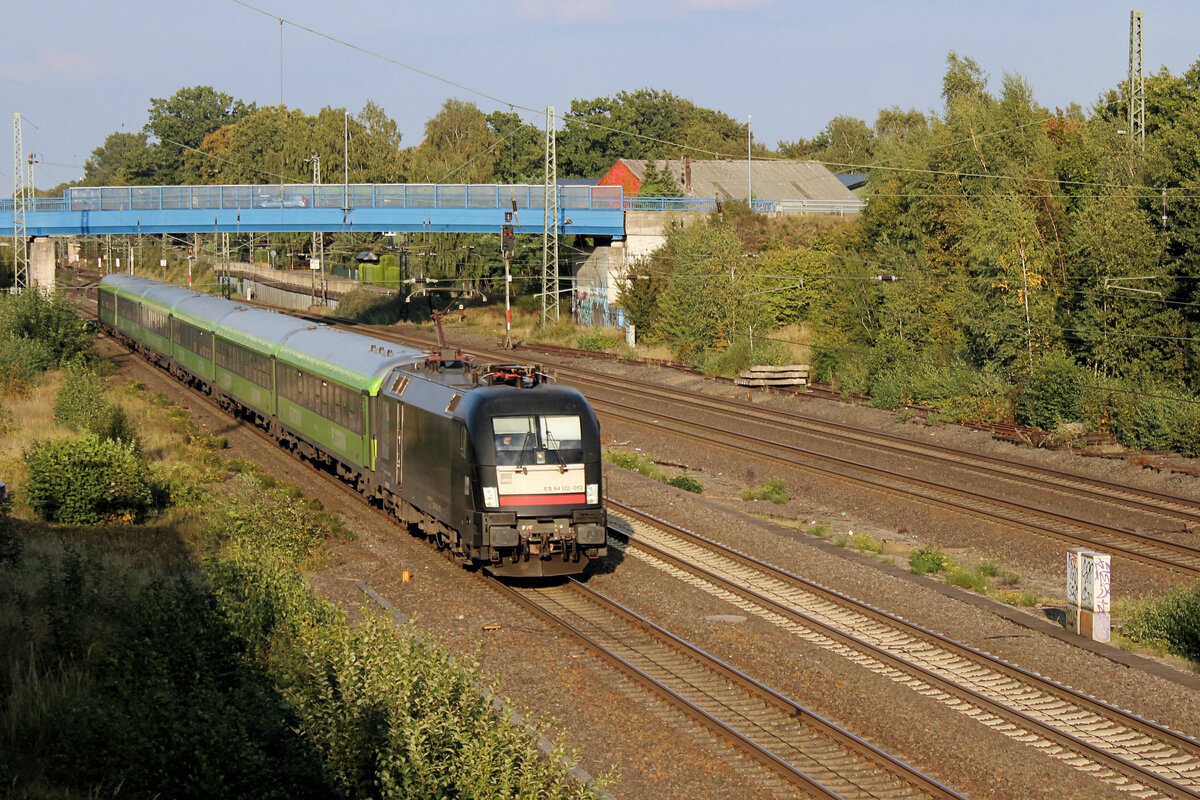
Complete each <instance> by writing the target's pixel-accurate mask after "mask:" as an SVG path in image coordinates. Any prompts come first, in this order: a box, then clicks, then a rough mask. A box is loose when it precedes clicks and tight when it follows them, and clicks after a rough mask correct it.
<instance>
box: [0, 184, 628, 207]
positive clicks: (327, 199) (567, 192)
mask: <svg viewBox="0 0 1200 800" xmlns="http://www.w3.org/2000/svg"><path fill="white" fill-rule="evenodd" d="M623 200H624V190H623V189H622V188H621V187H620V186H559V187H558V207H559V208H560V209H567V208H570V209H598V210H614V211H615V210H620V209H621V208H622V202H623ZM514 203H515V204H516V208H517V210H518V211H519V210H520V209H522V208H529V209H541V208H543V207H544V206H545V187H544V186H543V185H542V184H515V185H508V184H441V183H438V184H432V183H431V184H417V183H383V184H380V183H376V184H358V183H355V184H350V185H349V186H346V185H344V184H261V185H240V186H75V187H71V188H70V189H67V190H66V191H65V192H64V193H63V196H62V197H39V198H36V199H35V200H34V202H33V205H32V207H29V206H27V207H26V210H27V211H35V212H36V211H137V210H162V209H167V210H175V209H222V208H224V209H251V208H340V209H347V210H349V209H354V208H481V209H505V210H509V209H512V208H513V204H514ZM12 208H13V201H12V200H0V210H7V211H11V210H12Z"/></svg>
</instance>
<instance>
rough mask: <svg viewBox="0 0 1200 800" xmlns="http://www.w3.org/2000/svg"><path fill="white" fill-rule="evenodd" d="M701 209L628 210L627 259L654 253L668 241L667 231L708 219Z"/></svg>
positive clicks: (631, 259) (626, 217) (626, 215)
mask: <svg viewBox="0 0 1200 800" xmlns="http://www.w3.org/2000/svg"><path fill="white" fill-rule="evenodd" d="M707 218H708V214H707V213H706V212H701V211H674V212H669V213H663V212H662V211H626V212H625V259H626V260H627V261H636V260H637V259H639V258H645V257H646V256H648V255H650V254H651V253H653V252H654V251H655V250H657V249H658V248H659V247H662V245H663V244H664V243H665V242H666V241H667V231H668V230H670V229H671V228H683V227H686V226H688V225H694V224H696V223H697V222H699V221H701V220H704V219H707Z"/></svg>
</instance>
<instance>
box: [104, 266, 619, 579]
mask: <svg viewBox="0 0 1200 800" xmlns="http://www.w3.org/2000/svg"><path fill="white" fill-rule="evenodd" d="M97 299H98V303H97V320H98V324H99V325H100V327H101V328H102V329H104V330H105V331H106V332H108V333H109V334H110V335H111V336H113V337H114V338H116V339H117V340H118V341H121V342H123V343H124V344H125V345H126V346H127V347H129V348H130V349H132V350H134V351H136V352H137V353H139V354H140V355H141V356H143V357H144V358H146V359H147V360H148V361H150V362H151V363H154V364H157V365H158V366H160V367H162V368H163V369H166V370H168V371H169V372H170V373H171V374H172V375H174V376H175V377H176V378H178V379H179V380H180V381H183V382H184V383H187V384H190V385H191V386H193V387H194V388H196V389H198V390H200V391H201V392H204V393H205V394H208V395H211V396H212V398H213V399H214V400H215V401H216V402H217V404H218V405H220V406H221V407H222V408H223V409H225V410H226V411H228V412H230V413H232V414H234V415H237V416H239V417H243V418H245V419H247V420H250V421H251V422H253V423H254V424H256V425H258V426H259V427H261V428H262V429H263V430H265V431H266V432H268V433H269V434H270V435H271V436H272V437H273V438H274V439H275V441H276V442H278V443H279V444H280V445H281V446H283V447H285V448H287V449H289V450H291V451H293V452H294V453H296V454H298V455H299V456H301V457H302V458H304V459H306V460H308V461H311V462H313V463H314V464H316V465H317V466H319V467H321V468H324V469H326V470H328V471H330V472H333V473H334V474H336V475H337V476H338V477H340V478H341V479H342V480H343V481H346V482H347V483H349V484H351V485H352V486H354V488H356V489H357V490H358V491H359V492H360V493H361V494H362V495H363V496H364V497H365V498H367V499H368V500H369V501H370V502H372V503H374V504H377V505H378V506H380V507H382V508H383V509H385V510H386V511H388V512H389V513H390V514H392V515H393V516H394V517H395V518H396V520H398V521H399V523H401V524H402V525H405V526H408V527H409V529H410V530H412V531H413V532H417V533H419V534H421V535H424V536H426V537H428V538H429V539H431V540H432V541H434V542H435V543H436V545H437V547H438V548H439V549H442V550H445V551H446V552H447V553H448V555H450V556H451V557H453V558H455V559H456V560H458V561H460V562H461V563H462V564H464V565H466V566H471V567H475V568H480V567H482V568H486V569H487V570H488V571H489V572H491V573H492V574H495V575H497V576H501V577H516V578H550V577H555V576H563V575H574V574H580V573H582V572H583V571H584V570H585V569H586V568H587V566H588V564H590V563H592V562H594V561H597V560H598V559H603V558H604V557H605V556H607V554H608V550H607V516H606V509H605V507H604V505H603V502H602V498H603V494H602V491H601V479H602V475H601V472H602V459H601V444H600V426H599V423H598V421H597V419H596V414H595V412H594V411H593V410H592V408H591V406H590V405H589V404H588V402H587V400H586V399H585V398H584V397H583V395H582V394H580V393H579V392H578V391H576V390H575V389H571V388H569V387H564V386H559V385H557V384H556V383H554V382H553V381H552V380H551V379H550V378H549V376H547V374H546V373H545V371H544V370H543V369H542V368H541V367H540V366H539V365H537V364H520V363H485V362H483V361H476V360H474V359H472V358H469V357H466V356H464V355H463V354H462V353H461V352H458V351H455V350H451V349H449V348H445V347H438V348H436V349H434V350H433V351H432V352H427V351H423V350H417V349H414V348H408V347H404V346H401V345H398V344H396V343H393V342H389V341H386V340H384V339H380V338H376V337H372V336H368V335H363V334H360V333H357V332H352V331H347V330H342V329H339V328H334V327H332V326H329V325H326V324H318V323H313V322H309V321H306V320H303V319H299V318H297V317H293V316H289V315H287V314H282V313H278V312H275V311H270V310H267V309H263V308H257V307H252V306H249V305H246V304H242V303H238V302H236V301H234V300H228V299H225V298H222V297H217V296H214V295H208V294H203V293H199V292H195V291H193V290H191V289H185V288H182V287H178V286H171V285H168V284H162V283H158V282H156V281H152V280H150V279H147V278H143V277H139V276H132V275H123V274H110V275H106V276H104V277H103V278H102V279H101V281H100V283H99V286H98V297H97Z"/></svg>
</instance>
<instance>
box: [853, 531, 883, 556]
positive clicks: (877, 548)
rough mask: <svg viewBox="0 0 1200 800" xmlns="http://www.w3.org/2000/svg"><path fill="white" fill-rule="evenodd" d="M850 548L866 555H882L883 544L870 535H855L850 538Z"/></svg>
mask: <svg viewBox="0 0 1200 800" xmlns="http://www.w3.org/2000/svg"><path fill="white" fill-rule="evenodd" d="M850 546H851V547H853V548H854V549H855V550H861V551H862V552H864V553H882V552H883V543H882V542H879V541H878V540H876V538H875V537H874V536H872V535H871V534H869V533H854V534H851V536H850Z"/></svg>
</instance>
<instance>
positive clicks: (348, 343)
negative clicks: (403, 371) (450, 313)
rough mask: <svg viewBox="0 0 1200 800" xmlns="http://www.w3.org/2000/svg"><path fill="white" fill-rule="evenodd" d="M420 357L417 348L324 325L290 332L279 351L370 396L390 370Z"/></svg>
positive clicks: (287, 358)
mask: <svg viewBox="0 0 1200 800" xmlns="http://www.w3.org/2000/svg"><path fill="white" fill-rule="evenodd" d="M423 357H424V356H423V354H422V352H421V351H420V350H414V349H412V348H409V347H403V346H401V345H398V344H396V343H395V342H388V341H384V340H383V339H376V338H374V337H372V336H363V335H362V334H359V333H350V332H349V331H340V330H337V329H335V328H330V327H329V326H327V325H311V326H309V327H307V328H305V329H303V330H300V331H297V332H295V333H293V334H291V335H290V336H288V337H287V340H286V341H285V342H284V345H283V347H280V348H279V352H278V358H279V359H280V360H282V361H286V362H288V363H290V364H293V365H295V366H297V367H300V368H301V369H305V370H307V371H309V372H311V373H312V374H314V375H320V376H322V377H326V378H330V379H332V380H335V381H337V382H338V383H341V384H343V385H345V386H351V387H353V388H356V389H361V390H365V391H368V392H370V393H371V394H373V395H374V394H377V393H378V392H379V384H380V383H381V382H382V381H383V378H384V377H385V376H386V375H387V374H388V373H389V372H390V371H391V370H392V369H394V368H395V367H397V366H399V365H401V364H407V363H411V362H413V361H416V360H418V359H421V358H423Z"/></svg>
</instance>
